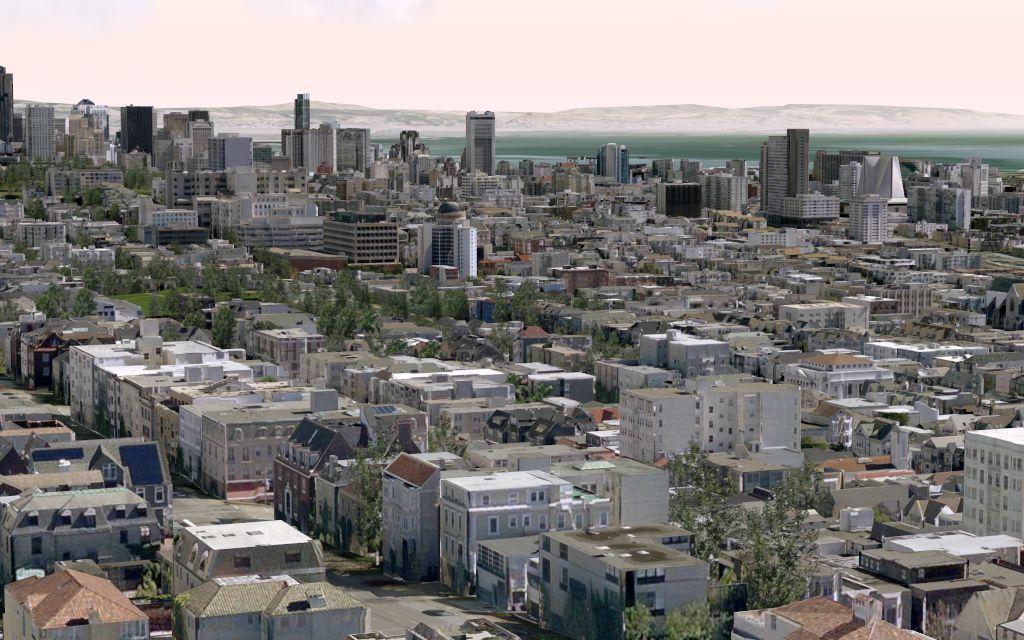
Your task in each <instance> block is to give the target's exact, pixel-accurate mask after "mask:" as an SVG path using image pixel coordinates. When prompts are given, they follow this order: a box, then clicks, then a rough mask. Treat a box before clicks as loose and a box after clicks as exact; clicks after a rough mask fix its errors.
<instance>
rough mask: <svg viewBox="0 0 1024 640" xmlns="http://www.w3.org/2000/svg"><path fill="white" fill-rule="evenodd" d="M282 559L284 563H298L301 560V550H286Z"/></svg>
mask: <svg viewBox="0 0 1024 640" xmlns="http://www.w3.org/2000/svg"><path fill="white" fill-rule="evenodd" d="M284 561H285V563H286V564H299V563H300V562H302V552H301V551H286V552H285V554H284Z"/></svg>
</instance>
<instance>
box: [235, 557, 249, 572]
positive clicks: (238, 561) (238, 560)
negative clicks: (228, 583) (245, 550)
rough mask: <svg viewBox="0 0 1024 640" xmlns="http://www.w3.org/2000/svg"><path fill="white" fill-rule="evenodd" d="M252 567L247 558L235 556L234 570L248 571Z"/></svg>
mask: <svg viewBox="0 0 1024 640" xmlns="http://www.w3.org/2000/svg"><path fill="white" fill-rule="evenodd" d="M251 566H252V558H250V557H249V556H242V555H238V556H235V568H236V569H248V568H249V567H251Z"/></svg>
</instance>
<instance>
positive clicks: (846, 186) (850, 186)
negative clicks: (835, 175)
mask: <svg viewBox="0 0 1024 640" xmlns="http://www.w3.org/2000/svg"><path fill="white" fill-rule="evenodd" d="M863 174H864V165H862V164H861V163H860V162H857V161H853V162H849V163H847V164H844V165H843V166H841V167H839V199H840V200H842V201H843V202H849V201H850V200H853V198H854V197H856V195H857V193H858V191H859V189H860V181H861V177H862V175H863Z"/></svg>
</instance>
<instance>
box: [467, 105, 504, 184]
mask: <svg viewBox="0 0 1024 640" xmlns="http://www.w3.org/2000/svg"><path fill="white" fill-rule="evenodd" d="M496 164H497V158H496V155H495V127H494V112H493V111H484V112H483V113H477V112H476V111H470V112H469V113H467V114H466V172H467V173H474V172H476V171H481V172H483V173H486V174H487V175H494V170H495V165H496Z"/></svg>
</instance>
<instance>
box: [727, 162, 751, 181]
mask: <svg viewBox="0 0 1024 640" xmlns="http://www.w3.org/2000/svg"><path fill="white" fill-rule="evenodd" d="M725 169H726V171H731V172H732V175H734V176H743V177H746V176H747V161H746V160H729V161H728V162H726V163H725Z"/></svg>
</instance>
